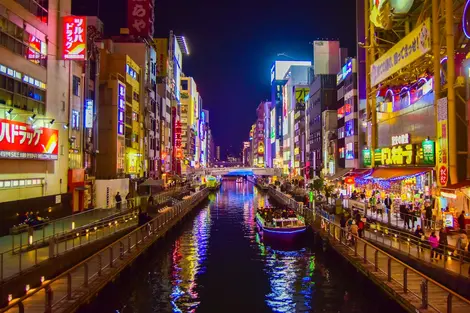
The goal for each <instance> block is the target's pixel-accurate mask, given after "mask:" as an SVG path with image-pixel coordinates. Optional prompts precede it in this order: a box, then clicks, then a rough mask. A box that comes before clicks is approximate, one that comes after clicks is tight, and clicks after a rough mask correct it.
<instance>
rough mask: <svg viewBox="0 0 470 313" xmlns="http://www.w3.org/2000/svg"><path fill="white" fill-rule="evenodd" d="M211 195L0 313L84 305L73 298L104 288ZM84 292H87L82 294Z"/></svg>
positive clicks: (200, 195)
mask: <svg viewBox="0 0 470 313" xmlns="http://www.w3.org/2000/svg"><path fill="white" fill-rule="evenodd" d="M208 193H209V191H208V190H207V189H203V190H201V191H199V192H197V193H195V194H193V195H192V196H191V197H189V198H188V199H185V200H182V201H181V202H179V203H178V204H177V205H175V206H174V207H171V208H169V209H168V210H166V211H165V212H164V213H162V214H160V215H159V216H157V217H156V218H154V219H152V220H151V221H150V222H148V223H146V224H144V225H143V226H140V227H138V228H137V229H135V230H133V231H132V232H130V233H128V234H126V235H125V236H123V237H121V238H120V239H118V240H116V241H115V242H113V243H112V244H110V245H108V246H107V247H105V248H103V249H102V250H100V251H99V252H97V253H95V254H94V255H92V256H91V257H89V258H87V259H86V260H84V261H82V262H80V263H79V264H77V265H75V266H74V267H72V268H71V269H69V270H67V271H65V272H64V273H62V274H60V275H59V276H57V277H55V278H53V279H51V280H45V281H44V282H43V283H41V285H40V286H39V287H37V288H34V289H31V290H29V291H27V292H26V294H25V295H24V296H22V297H20V298H18V299H14V300H12V301H10V303H9V305H8V306H6V307H4V308H2V309H0V313H2V312H18V311H19V312H26V311H28V309H29V308H31V309H32V310H37V309H38V307H40V306H43V307H44V312H52V311H53V309H58V308H61V309H63V310H64V311H67V309H65V308H64V306H67V305H72V306H74V305H75V307H77V306H78V304H80V303H78V304H77V303H75V304H74V303H72V301H71V300H72V299H75V300H77V301H82V300H83V298H80V296H83V295H84V294H90V295H92V293H91V291H90V290H89V289H88V288H89V286H90V285H91V284H93V286H95V287H96V286H97V283H98V282H101V283H102V284H101V286H104V284H105V283H106V282H108V281H110V280H111V279H112V278H113V277H114V276H115V275H116V274H117V273H118V272H119V271H120V270H121V269H123V268H124V267H125V266H127V264H129V263H130V261H132V259H133V258H135V257H137V256H138V255H139V254H140V253H141V252H142V251H144V250H145V249H144V248H145V247H147V246H149V245H150V244H152V243H153V242H154V241H155V240H156V239H157V238H158V237H159V236H160V235H161V234H162V230H164V228H166V227H168V226H172V225H171V222H172V221H175V222H176V221H177V220H179V217H180V216H182V215H184V214H186V213H187V212H188V211H189V210H190V209H192V208H193V206H194V205H196V204H197V203H199V202H200V201H202V200H203V199H204V198H205V197H206V196H207V194H208ZM96 288H100V287H96ZM81 291H83V292H84V293H80V292H81ZM96 291H98V290H93V292H96ZM77 294H78V296H77ZM33 298H34V299H33ZM79 298H80V299H79ZM10 310H11V311H10Z"/></svg>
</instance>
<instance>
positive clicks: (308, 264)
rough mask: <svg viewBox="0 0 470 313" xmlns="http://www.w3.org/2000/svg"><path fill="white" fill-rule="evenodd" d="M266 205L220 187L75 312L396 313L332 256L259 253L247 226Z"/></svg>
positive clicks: (252, 193) (238, 189)
mask: <svg viewBox="0 0 470 313" xmlns="http://www.w3.org/2000/svg"><path fill="white" fill-rule="evenodd" d="M268 205H269V199H268V198H267V196H266V195H264V194H262V193H259V192H258V190H257V189H256V188H255V187H254V186H253V185H252V184H251V183H243V184H240V183H236V182H234V181H233V182H224V183H223V185H222V188H221V190H220V191H219V192H218V193H217V194H214V195H212V196H211V198H210V202H209V204H207V205H204V206H202V207H201V208H200V209H199V210H196V211H195V215H194V217H193V218H192V221H189V220H188V221H187V222H185V223H184V224H183V225H182V226H180V227H178V229H176V230H175V231H174V232H172V233H171V234H169V235H168V236H167V238H166V239H164V240H162V241H161V242H159V243H158V244H156V245H155V246H154V247H153V248H152V249H151V251H150V253H149V255H146V256H143V257H142V258H140V259H139V260H138V261H137V262H136V265H135V266H134V267H133V268H132V269H131V270H130V271H128V273H127V274H124V275H123V276H122V277H121V278H120V280H119V282H117V283H116V284H114V285H111V286H109V287H107V288H106V289H105V291H104V292H102V293H101V295H100V296H99V297H98V299H96V300H95V301H94V303H92V304H91V305H89V306H87V307H84V308H82V310H81V312H120V313H129V312H138V313H145V312H210V313H219V312H220V313H222V312H223V313H226V312H234V313H235V312H237V313H239V312H247V313H251V312H253V313H261V312H332V313H333V312H334V313H337V312H377V311H378V310H380V311H381V312H383V313H386V312H393V313H399V312H402V311H401V309H400V308H399V307H398V306H397V305H396V304H395V303H394V302H391V301H390V300H388V299H386V298H385V297H384V296H383V295H382V294H381V293H378V292H377V291H376V290H374V289H373V288H371V285H370V284H369V283H368V282H367V281H365V280H364V279H362V276H360V275H358V274H356V273H355V272H354V271H353V270H352V268H351V267H349V266H344V265H339V264H338V263H339V259H338V258H337V257H334V255H325V254H322V253H320V254H318V253H317V254H315V253H314V252H312V251H311V249H310V248H309V247H308V245H307V246H305V247H304V248H301V249H298V250H295V251H284V250H279V249H277V250H276V249H273V248H272V247H270V246H267V245H265V244H264V243H263V241H262V239H261V238H260V236H259V234H258V232H257V231H256V224H255V221H254V218H255V212H256V208H257V207H263V206H268ZM367 287H369V288H367ZM345 292H349V295H348V296H345Z"/></svg>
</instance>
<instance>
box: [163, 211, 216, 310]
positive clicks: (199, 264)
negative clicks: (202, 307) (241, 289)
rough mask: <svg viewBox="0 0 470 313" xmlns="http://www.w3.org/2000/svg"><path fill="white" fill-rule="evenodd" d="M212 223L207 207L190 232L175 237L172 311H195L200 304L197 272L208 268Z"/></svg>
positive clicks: (199, 272) (199, 273)
mask: <svg viewBox="0 0 470 313" xmlns="http://www.w3.org/2000/svg"><path fill="white" fill-rule="evenodd" d="M210 227H211V220H210V210H209V208H208V207H206V208H204V209H203V210H202V211H201V212H200V213H199V214H198V216H197V217H196V219H195V222H194V224H193V228H192V230H191V232H190V233H189V234H188V233H185V234H183V235H182V236H180V238H178V239H177V240H176V241H175V245H174V249H173V252H172V261H173V262H172V285H173V287H172V293H171V295H170V302H171V305H172V309H173V312H189V313H193V312H195V310H196V309H197V307H198V306H199V303H200V301H199V295H198V293H197V292H196V289H197V282H196V276H198V275H201V274H203V273H204V272H205V270H206V268H205V266H204V265H203V263H204V261H205V260H206V258H207V248H208V245H209V237H210ZM183 251H184V253H185V255H184V256H183Z"/></svg>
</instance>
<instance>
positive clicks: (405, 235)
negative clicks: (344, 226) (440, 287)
mask: <svg viewBox="0 0 470 313" xmlns="http://www.w3.org/2000/svg"><path fill="white" fill-rule="evenodd" d="M368 228H369V229H368V231H366V232H365V233H364V236H365V238H367V239H368V240H370V241H375V242H377V243H379V244H382V245H383V246H388V247H390V248H392V249H396V250H398V251H401V252H403V253H406V254H407V255H409V256H412V257H414V258H417V259H419V260H420V261H422V262H424V263H428V264H430V265H433V266H439V267H442V268H443V269H445V270H447V271H449V272H451V273H453V274H457V275H459V276H463V277H469V271H470V255H469V254H468V253H467V251H465V250H464V249H461V248H457V247H455V246H452V245H445V244H439V247H438V248H436V249H433V250H432V251H433V252H435V253H436V254H437V255H438V256H439V259H442V262H441V261H440V260H436V259H432V258H431V246H430V244H429V241H428V237H425V238H424V239H423V238H421V237H417V236H415V235H414V234H413V233H410V232H407V231H401V230H397V229H393V228H388V227H386V226H383V225H380V224H368Z"/></svg>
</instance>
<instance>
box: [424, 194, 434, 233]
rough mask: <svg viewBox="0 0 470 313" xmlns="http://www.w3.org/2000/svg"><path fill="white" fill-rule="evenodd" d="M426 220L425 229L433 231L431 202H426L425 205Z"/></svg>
mask: <svg viewBox="0 0 470 313" xmlns="http://www.w3.org/2000/svg"><path fill="white" fill-rule="evenodd" d="M424 218H425V219H426V220H425V223H424V225H425V227H426V229H431V222H432V206H431V201H426V203H425V204H424Z"/></svg>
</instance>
